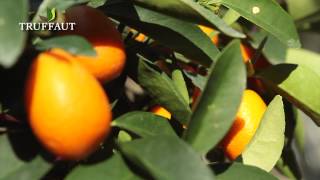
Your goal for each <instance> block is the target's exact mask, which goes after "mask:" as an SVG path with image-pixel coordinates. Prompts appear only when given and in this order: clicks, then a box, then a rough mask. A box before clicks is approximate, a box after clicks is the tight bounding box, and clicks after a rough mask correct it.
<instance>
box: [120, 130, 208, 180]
mask: <svg viewBox="0 0 320 180" xmlns="http://www.w3.org/2000/svg"><path fill="white" fill-rule="evenodd" d="M120 150H121V152H122V153H123V154H124V155H125V156H126V157H127V158H128V159H129V160H130V161H132V162H133V163H134V164H136V165H138V166H140V167H141V168H143V169H145V170H146V171H148V172H149V173H150V174H151V176H152V177H153V178H155V179H167V180H169V179H172V180H176V179H183V180H195V179H197V180H198V179H199V180H200V179H201V180H209V179H210V180H213V179H214V175H213V173H212V172H211V170H210V169H209V167H207V166H206V164H205V163H204V162H203V161H202V160H201V158H200V156H198V155H197V153H196V152H195V151H194V150H193V149H192V148H191V147H190V146H188V145H187V144H186V143H185V142H183V141H182V140H180V139H179V138H177V137H175V136H163V135H161V136H154V137H149V138H143V139H139V140H135V141H131V142H127V143H121V144H120Z"/></svg>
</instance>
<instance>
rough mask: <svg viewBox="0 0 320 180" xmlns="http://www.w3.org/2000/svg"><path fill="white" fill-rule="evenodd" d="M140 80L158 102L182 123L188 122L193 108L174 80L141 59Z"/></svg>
mask: <svg viewBox="0 0 320 180" xmlns="http://www.w3.org/2000/svg"><path fill="white" fill-rule="evenodd" d="M138 80H139V83H140V84H141V85H142V87H144V88H145V90H146V91H147V92H148V94H149V95H150V96H151V97H152V98H154V100H155V101H156V103H157V104H159V105H161V106H163V107H165V108H166V109H167V110H168V111H169V112H170V113H171V114H172V116H173V117H174V118H175V119H177V120H179V121H180V122H181V123H182V124H186V123H187V121H188V119H189V116H190V115H191V109H190V107H189V104H188V103H187V102H186V101H185V100H184V98H183V96H182V95H181V94H180V92H179V91H178V90H177V87H176V85H175V84H174V83H173V81H172V80H171V79H170V78H169V77H168V76H167V75H166V74H165V73H161V74H160V73H159V72H157V71H156V70H154V69H152V68H151V67H150V66H148V65H147V64H146V63H145V62H143V60H140V62H139V67H138Z"/></svg>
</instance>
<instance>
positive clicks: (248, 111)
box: [25, 6, 266, 160]
mask: <svg viewBox="0 0 320 180" xmlns="http://www.w3.org/2000/svg"><path fill="white" fill-rule="evenodd" d="M65 19H66V21H67V22H75V23H76V28H75V30H74V31H67V32H63V33H62V34H60V35H79V36H82V37H84V38H86V39H87V40H88V41H89V42H90V43H91V44H92V45H93V47H94V49H95V51H96V53H97V55H96V56H94V57H90V56H84V55H73V54H70V53H69V52H66V51H64V50H63V49H58V48H54V49H51V50H49V51H46V52H42V53H40V54H39V55H38V56H37V58H36V59H35V60H34V61H33V63H32V66H31V69H30V72H29V75H28V78H27V83H26V92H25V96H26V108H27V114H28V118H29V120H30V125H31V128H32V130H33V132H34V134H35V135H36V137H37V138H38V139H39V141H40V142H41V143H42V144H43V145H44V146H45V147H46V148H47V149H48V150H49V151H50V152H52V153H53V154H55V155H57V156H58V157H59V158H60V159H66V160H80V159H83V158H85V157H87V156H88V155H89V154H91V153H92V152H93V151H94V150H96V149H97V147H98V146H99V144H100V143H102V142H103V140H104V139H105V137H106V136H107V135H108V133H109V131H110V122H111V119H112V112H111V107H110V105H109V101H108V96H107V94H106V93H105V91H104V89H103V88H102V86H101V85H100V83H104V82H107V81H110V80H113V79H114V78H116V77H118V76H119V75H120V74H121V72H122V70H123V67H124V64H125V59H126V55H125V50H124V45H123V42H122V39H121V35H120V33H119V32H118V31H117V30H116V29H115V27H114V25H113V24H112V22H111V21H110V20H109V19H108V18H107V17H106V16H105V15H104V14H103V13H102V12H100V11H98V10H96V9H94V8H90V7H87V6H76V7H72V8H70V9H68V10H67V11H66V13H65ZM92 19H94V21H92ZM199 27H200V29H201V30H202V31H203V32H204V33H206V34H207V35H208V36H209V37H210V38H211V39H212V41H213V43H214V44H216V45H217V44H218V43H219V38H218V35H217V34H214V33H215V32H214V30H213V29H211V28H208V27H205V26H199ZM212 34H213V36H212ZM142 39H145V36H144V35H143V34H141V37H140V36H139V38H138V39H136V40H138V41H142ZM240 49H241V53H242V56H243V59H244V63H248V62H249V61H250V59H251V58H252V51H251V49H250V48H248V47H247V46H245V45H243V44H241V47H240ZM265 110H266V104H265V103H264V101H263V100H262V98H261V97H260V96H259V95H258V94H257V93H256V92H255V91H252V90H245V91H244V94H243V97H242V101H241V104H240V108H239V110H238V113H237V115H236V118H235V121H234V123H233V125H232V127H231V129H230V131H229V132H228V134H227V135H226V136H225V138H224V139H223V141H222V143H221V144H222V147H223V149H224V151H225V153H226V155H227V156H228V157H229V158H230V159H232V160H234V159H236V158H237V157H238V156H239V155H240V154H241V152H242V151H243V150H244V148H245V147H246V145H247V144H248V143H249V142H250V140H251V139H252V137H253V135H254V134H255V131H256V130H257V128H258V126H259V123H260V120H261V118H262V116H263V114H264V112H265ZM151 112H153V113H155V114H157V115H160V116H163V117H165V118H167V119H171V113H170V112H168V111H167V110H166V109H165V108H163V107H161V106H155V107H153V108H152V109H151Z"/></svg>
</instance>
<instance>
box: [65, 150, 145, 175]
mask: <svg viewBox="0 0 320 180" xmlns="http://www.w3.org/2000/svg"><path fill="white" fill-rule="evenodd" d="M88 179H116V180H138V179H141V178H139V177H138V176H137V175H135V174H134V173H133V172H131V170H130V169H129V168H128V167H127V165H126V163H125V162H124V160H123V159H122V157H121V155H120V154H118V153H116V154H114V155H113V156H112V157H111V158H110V159H107V160H105V161H102V162H99V163H96V164H91V165H80V166H77V167H76V168H75V169H74V170H73V171H71V173H70V174H69V175H68V176H67V177H66V180H88Z"/></svg>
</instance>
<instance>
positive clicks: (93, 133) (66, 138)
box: [25, 6, 126, 160]
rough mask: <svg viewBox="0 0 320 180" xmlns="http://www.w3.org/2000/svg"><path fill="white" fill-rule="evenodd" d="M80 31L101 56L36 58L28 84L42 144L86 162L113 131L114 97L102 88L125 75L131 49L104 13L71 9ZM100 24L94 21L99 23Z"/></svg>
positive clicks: (70, 18)
mask: <svg viewBox="0 0 320 180" xmlns="http://www.w3.org/2000/svg"><path fill="white" fill-rule="evenodd" d="M65 19H66V21H67V22H75V23H76V28H75V30H74V31H69V32H64V33H63V34H60V35H69V34H70V35H79V36H82V37H84V38H86V39H87V40H88V41H89V42H90V43H91V44H92V45H93V47H94V49H95V51H96V56H94V57H90V56H84V55H73V54H70V53H69V52H67V51H64V50H63V49H58V48H54V49H51V50H49V51H46V52H42V53H40V54H39V55H38V56H37V57H36V59H34V61H33V63H32V65H31V69H30V72H29V75H28V78H27V82H26V92H25V99H26V110H27V114H28V118H29V121H30V126H31V128H32V130H33V132H34V134H35V135H36V137H37V138H38V139H39V141H40V142H41V143H42V144H43V145H44V146H45V147H46V149H48V150H49V151H50V152H52V153H53V154H55V155H56V156H57V157H58V158H60V159H65V160H80V159H83V158H85V157H87V156H88V155H89V154H90V153H92V152H93V151H95V150H96V149H97V147H99V144H100V143H102V142H103V140H104V139H105V137H106V136H107V135H108V133H109V131H110V123H111V119H112V112H111V107H110V104H109V101H108V96H107V94H106V93H105V91H104V89H103V87H102V86H101V84H100V83H103V82H107V81H110V80H112V79H114V78H116V77H117V76H119V74H120V73H121V72H122V69H123V67H124V64H125V59H126V55H125V50H124V45H123V42H122V39H121V35H120V33H119V32H118V31H117V29H116V28H115V27H114V25H113V24H112V22H111V21H110V20H109V19H108V17H106V16H105V15H104V14H103V13H102V12H100V11H98V10H96V9H94V8H90V7H88V6H76V7H72V8H70V9H68V10H66V13H65ZM93 19H94V21H93Z"/></svg>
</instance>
